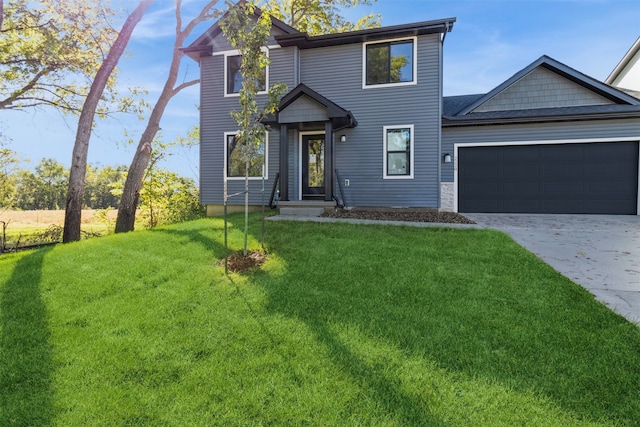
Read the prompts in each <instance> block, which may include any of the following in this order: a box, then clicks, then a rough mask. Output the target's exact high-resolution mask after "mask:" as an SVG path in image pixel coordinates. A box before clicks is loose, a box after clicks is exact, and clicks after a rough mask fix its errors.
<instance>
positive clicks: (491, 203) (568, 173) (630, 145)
mask: <svg viewBox="0 0 640 427" xmlns="http://www.w3.org/2000/svg"><path fill="white" fill-rule="evenodd" d="M637 197H638V142H615V143H611V142H609V143H593V144H541V145H520V146H495V147H494V146H488V147H464V148H460V149H459V150H458V210H459V211H460V212H503V213H585V214H587V213H589V214H632V215H633V214H636V213H637V212H636V211H637Z"/></svg>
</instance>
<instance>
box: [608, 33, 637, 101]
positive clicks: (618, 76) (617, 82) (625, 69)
mask: <svg viewBox="0 0 640 427" xmlns="http://www.w3.org/2000/svg"><path fill="white" fill-rule="evenodd" d="M634 67H635V70H636V71H635V74H634V76H635V79H636V80H637V79H638V78H639V77H638V76H640V37H638V39H637V40H636V41H635V43H634V44H633V45H632V46H631V48H630V49H629V51H628V52H627V53H626V54H625V55H624V56H623V57H622V59H621V60H620V62H619V63H618V65H616V67H615V68H614V69H613V71H612V72H611V74H609V77H607V80H605V82H606V83H607V84H610V85H614V86H622V87H624V88H626V89H632V90H634V91H637V90H640V81H636V85H635V86H633V87H632V86H625V83H627V82H629V83H631V82H630V80H632V78H631V76H630V74H631V70H632V69H634ZM625 77H628V79H625Z"/></svg>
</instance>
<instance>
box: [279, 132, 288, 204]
mask: <svg viewBox="0 0 640 427" xmlns="http://www.w3.org/2000/svg"><path fill="white" fill-rule="evenodd" d="M278 171H279V172H280V200H284V201H288V200H289V127H288V126H287V125H286V124H281V125H280V156H279V159H278Z"/></svg>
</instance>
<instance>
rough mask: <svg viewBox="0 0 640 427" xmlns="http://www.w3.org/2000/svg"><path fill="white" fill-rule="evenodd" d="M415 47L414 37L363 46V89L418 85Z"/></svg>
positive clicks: (367, 43) (415, 40)
mask: <svg viewBox="0 0 640 427" xmlns="http://www.w3.org/2000/svg"><path fill="white" fill-rule="evenodd" d="M417 46H418V39H417V38H416V37H411V38H407V39H397V40H384V41H375V42H366V43H363V45H362V87H363V89H369V88H377V87H388V86H402V85H415V84H417V81H418V79H417V72H418V68H417V61H416V58H417Z"/></svg>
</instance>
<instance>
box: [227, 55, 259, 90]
mask: <svg viewBox="0 0 640 427" xmlns="http://www.w3.org/2000/svg"><path fill="white" fill-rule="evenodd" d="M263 51H264V52H265V53H266V54H267V56H268V55H269V49H267V48H263ZM241 60H242V56H241V55H240V52H239V51H237V50H232V51H228V52H225V53H224V96H240V95H239V93H240V89H242V75H241V74H240V62H241ZM258 86H259V87H260V90H259V91H258V94H266V93H267V88H268V87H269V66H268V65H267V66H266V67H265V68H263V74H262V76H260V78H259V80H258Z"/></svg>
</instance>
